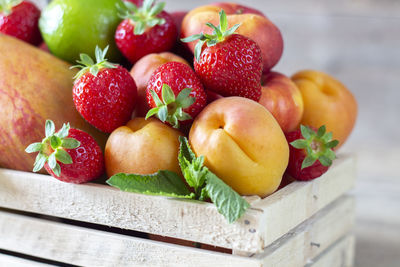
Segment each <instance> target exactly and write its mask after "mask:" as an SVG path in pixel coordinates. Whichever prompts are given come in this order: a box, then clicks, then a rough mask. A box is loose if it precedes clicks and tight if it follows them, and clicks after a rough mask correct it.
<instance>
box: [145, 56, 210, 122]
mask: <svg viewBox="0 0 400 267" xmlns="http://www.w3.org/2000/svg"><path fill="white" fill-rule="evenodd" d="M146 97H147V103H148V104H149V107H150V108H152V109H151V110H149V112H148V113H147V115H146V119H147V118H148V117H151V116H153V115H156V117H157V118H159V119H160V120H161V121H162V122H168V123H169V124H171V125H172V126H173V127H175V128H178V127H179V121H187V122H189V121H191V120H192V119H194V117H196V116H197V114H199V112H200V111H201V110H202V109H203V108H204V107H205V105H206V102H207V101H206V100H207V96H206V93H205V92H204V89H203V85H202V84H201V82H200V79H199V77H197V75H196V73H195V72H194V71H193V70H192V69H191V68H190V67H189V66H188V65H186V64H183V63H180V62H168V63H165V64H163V65H161V66H160V67H158V68H157V69H156V70H155V71H154V72H153V74H152V75H151V77H150V80H149V83H148V85H147V90H146Z"/></svg>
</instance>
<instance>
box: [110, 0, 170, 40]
mask: <svg viewBox="0 0 400 267" xmlns="http://www.w3.org/2000/svg"><path fill="white" fill-rule="evenodd" d="M153 3H154V0H145V1H144V2H143V5H142V7H140V8H138V7H137V6H136V5H135V4H133V3H131V2H129V1H124V5H123V6H121V5H118V4H117V9H118V11H119V14H118V16H119V17H120V18H122V19H129V20H130V21H131V23H132V24H134V25H135V28H134V31H133V33H134V34H135V35H141V34H143V33H144V32H145V31H146V30H147V29H148V28H152V27H154V26H156V25H162V24H164V23H165V19H163V18H159V17H157V15H158V14H160V13H161V12H162V11H163V9H164V7H165V2H161V3H157V4H155V5H153Z"/></svg>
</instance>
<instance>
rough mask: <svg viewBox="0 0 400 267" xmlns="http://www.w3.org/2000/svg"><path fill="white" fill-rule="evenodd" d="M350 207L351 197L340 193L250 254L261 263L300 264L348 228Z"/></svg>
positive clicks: (352, 222)
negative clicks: (293, 226)
mask: <svg viewBox="0 0 400 267" xmlns="http://www.w3.org/2000/svg"><path fill="white" fill-rule="evenodd" d="M354 209H355V207H354V198H353V197H352V196H343V197H341V198H340V199H338V200H336V201H335V202H333V203H331V204H330V205H328V206H327V207H325V208H324V209H323V210H321V211H320V212H318V213H317V214H316V215H314V216H313V217H311V218H310V219H308V220H307V221H305V222H304V223H302V224H300V225H299V226H298V227H296V228H295V229H293V230H291V231H290V232H288V233H287V234H285V235H284V236H283V237H281V238H280V239H278V240H277V241H275V242H274V243H272V244H271V245H270V246H269V247H267V248H266V249H265V250H264V251H263V252H262V253H260V254H256V255H255V256H254V258H257V259H259V260H260V261H262V262H263V264H264V265H263V266H285V267H291V266H293V267H297V266H303V265H304V264H306V263H308V262H310V260H312V259H313V258H315V257H317V256H318V255H319V254H320V253H322V252H323V251H325V250H327V249H328V248H329V247H330V246H331V245H332V244H333V243H335V242H336V241H337V240H339V239H341V238H342V237H343V236H344V235H345V234H346V233H348V232H350V231H351V230H352V228H353V225H354ZM267 255H268V257H267ZM326 266H331V265H326ZM332 266H336V265H332Z"/></svg>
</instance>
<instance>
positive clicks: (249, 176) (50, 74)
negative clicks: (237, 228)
mask: <svg viewBox="0 0 400 267" xmlns="http://www.w3.org/2000/svg"><path fill="white" fill-rule="evenodd" d="M164 7H165V3H162V2H161V3H155V2H154V1H153V0H145V1H121V0H96V1H95V0H85V1H81V0H68V1H67V0H54V1H52V2H51V3H50V4H49V5H48V6H47V7H46V8H45V9H44V10H43V11H42V13H41V14H40V11H39V10H38V9H37V8H36V7H35V6H34V5H33V4H32V3H30V2H29V1H21V0H19V1H18V0H0V43H1V46H0V106H1V109H2V112H1V115H0V132H1V135H0V167H5V168H11V169H18V170H23V171H28V170H30V169H31V166H32V164H33V165H34V168H33V171H34V172H37V171H40V170H41V169H42V168H43V167H44V168H45V170H47V172H48V173H49V174H51V175H52V176H54V177H55V178H57V179H59V180H61V181H64V182H70V183H84V182H88V181H91V180H94V179H96V178H99V177H101V176H103V175H107V178H108V180H107V183H108V184H109V185H111V186H114V187H117V188H119V189H121V190H123V191H128V192H136V193H143V194H150V195H162V196H169V197H177V198H186V199H196V200H200V201H211V202H213V203H214V204H215V205H216V207H217V209H218V211H219V212H220V213H221V214H222V215H224V216H225V217H226V219H227V220H228V221H229V222H234V221H236V220H237V219H238V218H239V217H240V216H241V215H242V214H243V213H244V212H245V210H246V209H247V208H248V207H249V204H248V203H247V202H246V201H245V200H244V198H242V197H241V196H248V195H258V196H260V197H266V196H268V195H270V194H272V193H273V192H275V191H276V190H277V189H278V188H279V186H280V184H281V183H282V184H284V183H286V182H287V181H282V177H291V179H296V180H300V181H308V180H312V179H315V178H317V177H320V176H321V175H322V174H323V173H325V172H326V171H327V170H328V169H329V167H330V166H331V164H332V161H333V160H334V159H335V158H336V155H335V152H336V151H337V149H338V148H339V147H340V146H341V145H343V143H344V142H345V141H346V139H347V138H348V136H349V135H350V133H351V131H352V129H353V127H354V124H355V121H356V116H357V103H356V100H355V98H354V96H353V95H352V94H351V92H350V91H349V90H348V89H347V88H346V87H345V86H344V85H343V84H341V83H340V82H339V81H337V80H336V79H335V78H333V77H331V76H330V75H328V74H325V73H323V72H318V71H312V70H306V71H300V72H298V73H296V74H295V75H293V76H292V77H291V78H289V77H287V76H285V75H283V74H281V73H278V72H276V71H275V70H272V69H273V67H274V66H275V65H276V64H277V63H278V61H279V59H280V58H281V55H282V52H283V39H282V36H281V33H280V31H279V29H278V28H277V26H275V25H274V24H273V23H272V22H271V21H270V20H269V19H268V18H267V17H266V16H265V15H264V14H262V13H261V12H260V11H258V10H256V9H253V8H250V7H246V6H242V5H238V4H234V3H216V4H210V5H206V6H201V7H198V8H195V9H193V10H191V11H190V12H175V13H168V12H166V11H165V10H164ZM7 35H10V36H13V37H10V36H7ZM16 38H18V39H20V40H22V41H19V40H17V39H16ZM42 38H43V40H44V42H45V43H43V44H42V45H40V47H41V49H42V50H45V51H46V52H44V51H41V50H39V49H37V48H34V47H33V45H39V43H40V42H41V40H42ZM27 43H29V44H27ZM57 57H58V58H60V59H62V60H60V59H57ZM108 59H110V60H108ZM63 60H65V61H68V62H69V63H75V62H77V63H78V65H74V66H71V65H70V64H68V63H66V62H65V61H63ZM21 62H24V64H21ZM77 68H78V69H80V70H79V71H78V70H76V69H77ZM128 69H131V70H130V72H129V71H128ZM52 120H53V121H54V122H53V121H52ZM64 122H69V123H64ZM43 124H44V125H45V131H44V137H43V133H42V127H43ZM61 125H62V127H60V126H61ZM56 126H58V127H60V129H59V130H58V131H56V130H57V129H56ZM79 129H82V130H79ZM40 140H42V141H40ZM38 141H39V142H38ZM29 144H30V145H29ZM103 149H104V150H103ZM23 150H25V151H26V152H28V153H29V154H27V153H25V152H23ZM103 151H104V153H103ZM35 156H36V158H35Z"/></svg>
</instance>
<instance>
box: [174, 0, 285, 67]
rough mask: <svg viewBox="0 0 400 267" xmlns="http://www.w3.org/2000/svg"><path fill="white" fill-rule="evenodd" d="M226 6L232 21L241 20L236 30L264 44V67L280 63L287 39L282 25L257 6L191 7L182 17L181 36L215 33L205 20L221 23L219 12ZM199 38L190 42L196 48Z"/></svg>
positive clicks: (262, 50)
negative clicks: (273, 20)
mask: <svg viewBox="0 0 400 267" xmlns="http://www.w3.org/2000/svg"><path fill="white" fill-rule="evenodd" d="M221 9H224V10H225V12H226V14H227V19H228V25H229V27H232V26H233V25H235V24H237V23H240V24H241V25H240V27H239V29H238V30H237V31H236V33H238V34H242V35H244V36H246V37H249V38H250V39H253V40H254V41H255V42H256V43H257V44H258V46H259V47H260V48H261V52H262V58H263V66H264V67H263V71H264V72H267V71H268V70H269V69H271V68H272V67H273V66H275V65H276V63H278V61H279V59H280V58H281V56H282V52H283V39H282V35H281V32H280V31H279V29H278V28H277V27H276V26H275V24H273V23H272V22H271V21H270V20H269V19H268V18H266V17H265V16H262V13H261V12H259V11H255V10H254V9H251V8H248V7H245V6H242V5H238V4H234V3H217V4H211V5H206V6H201V7H198V8H195V9H193V10H192V11H190V12H189V13H188V14H187V15H186V16H185V18H184V19H183V21H182V29H181V37H188V36H191V35H194V34H198V33H201V32H204V33H208V34H210V33H212V29H211V28H209V27H207V26H206V25H205V24H206V23H207V22H210V23H212V24H214V25H219V15H218V13H219V12H220V11H221ZM196 43H197V42H191V43H189V44H188V46H189V48H190V50H191V51H192V52H193V51H194V47H195V45H196Z"/></svg>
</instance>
